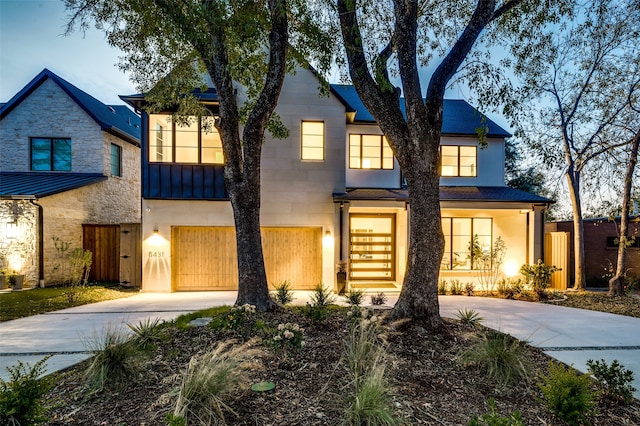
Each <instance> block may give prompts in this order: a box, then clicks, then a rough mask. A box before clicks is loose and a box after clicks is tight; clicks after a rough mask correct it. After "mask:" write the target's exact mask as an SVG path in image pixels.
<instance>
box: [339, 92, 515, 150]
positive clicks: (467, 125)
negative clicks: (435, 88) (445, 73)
mask: <svg viewBox="0 0 640 426" xmlns="http://www.w3.org/2000/svg"><path fill="white" fill-rule="evenodd" d="M331 88H332V90H333V91H334V92H336V93H338V94H339V96H338V98H339V99H341V100H342V101H343V102H344V103H346V105H345V106H346V107H347V108H348V109H349V108H351V110H353V111H356V115H355V120H354V122H355V123H375V122H376V121H375V119H374V118H373V115H371V113H370V112H369V110H367V108H366V107H365V106H364V103H363V102H362V100H361V99H360V97H359V96H358V93H357V92H356V89H355V87H354V86H352V85H350V84H332V85H331ZM399 106H400V110H401V111H402V115H404V116H405V117H406V112H405V105H404V98H400V105H399ZM483 117H484V119H483ZM481 126H487V127H488V129H489V131H488V133H487V137H500V138H507V137H509V136H511V134H510V133H509V132H507V131H506V130H505V129H503V128H502V127H500V126H499V125H498V124H496V123H495V122H494V121H493V120H491V119H489V118H488V117H486V116H484V114H482V113H481V112H480V111H478V110H477V109H475V108H474V107H473V106H471V105H470V104H469V103H468V102H467V101H464V100H461V99H445V100H444V106H443V113H442V134H443V135H473V136H475V135H477V134H478V133H477V130H476V129H477V128H478V127H481Z"/></svg>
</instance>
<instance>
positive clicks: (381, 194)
mask: <svg viewBox="0 0 640 426" xmlns="http://www.w3.org/2000/svg"><path fill="white" fill-rule="evenodd" d="M333 198H334V200H336V201H355V200H392V201H409V193H408V191H407V190H406V189H376V188H355V189H348V190H347V192H346V193H342V194H337V193H336V194H333ZM440 201H490V202H521V203H541V204H549V203H553V200H550V199H548V198H544V197H540V196H539V195H536V194H531V193H529V192H525V191H521V190H519V189H515V188H510V187H508V186H441V187H440Z"/></svg>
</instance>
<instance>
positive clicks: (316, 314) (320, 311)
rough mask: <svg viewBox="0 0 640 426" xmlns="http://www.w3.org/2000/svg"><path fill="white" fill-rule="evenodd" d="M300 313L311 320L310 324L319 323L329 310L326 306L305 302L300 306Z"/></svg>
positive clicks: (325, 317)
mask: <svg viewBox="0 0 640 426" xmlns="http://www.w3.org/2000/svg"><path fill="white" fill-rule="evenodd" d="M302 315H304V317H305V318H307V319H308V320H309V321H311V323H312V324H320V323H323V322H324V321H325V320H326V319H327V318H328V317H329V310H328V309H327V307H326V306H316V305H310V304H309V303H307V304H306V305H305V306H304V307H303V308H302Z"/></svg>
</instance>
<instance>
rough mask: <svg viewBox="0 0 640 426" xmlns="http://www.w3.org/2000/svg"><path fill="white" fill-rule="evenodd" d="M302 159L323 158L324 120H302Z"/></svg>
mask: <svg viewBox="0 0 640 426" xmlns="http://www.w3.org/2000/svg"><path fill="white" fill-rule="evenodd" d="M302 159H303V160H321V161H322V160H324V122H322V121H303V122H302Z"/></svg>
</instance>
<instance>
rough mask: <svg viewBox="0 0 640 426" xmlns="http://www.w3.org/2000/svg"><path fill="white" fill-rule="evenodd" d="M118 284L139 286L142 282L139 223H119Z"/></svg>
mask: <svg viewBox="0 0 640 426" xmlns="http://www.w3.org/2000/svg"><path fill="white" fill-rule="evenodd" d="M120 284H122V285H124V286H127V287H140V285H141V284H142V239H141V237H140V224H139V223H123V224H121V225H120Z"/></svg>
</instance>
